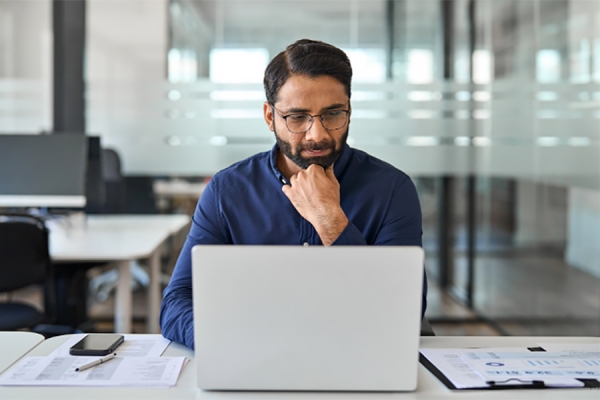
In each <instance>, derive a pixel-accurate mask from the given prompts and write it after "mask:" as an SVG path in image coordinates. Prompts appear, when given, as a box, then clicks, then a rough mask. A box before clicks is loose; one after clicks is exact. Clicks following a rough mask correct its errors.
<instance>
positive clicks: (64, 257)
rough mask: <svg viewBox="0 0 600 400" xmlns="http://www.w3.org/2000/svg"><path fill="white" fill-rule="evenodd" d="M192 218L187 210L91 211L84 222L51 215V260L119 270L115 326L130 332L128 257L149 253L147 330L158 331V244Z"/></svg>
mask: <svg viewBox="0 0 600 400" xmlns="http://www.w3.org/2000/svg"><path fill="white" fill-rule="evenodd" d="M189 222H190V218H189V217H188V216H187V215H90V216H88V217H87V218H86V222H85V225H84V226H69V224H68V223H67V221H63V222H59V221H55V222H52V223H50V224H49V227H50V257H51V258H52V261H55V262H62V263H69V262H103V263H104V262H107V263H108V262H110V263H114V264H115V265H116V267H117V268H118V270H119V280H118V282H117V293H116V301H115V331H116V332H121V333H129V332H131V318H132V310H131V308H132V295H131V270H130V268H129V263H130V261H133V260H138V259H148V260H149V268H150V283H149V287H148V332H149V333H158V332H159V331H160V329H159V325H158V317H159V310H160V301H161V293H160V249H161V246H162V244H163V243H164V242H165V241H166V240H167V239H168V238H169V237H170V236H171V235H175V234H177V233H178V232H180V231H181V230H182V229H183V228H185V227H186V226H187V225H188V224H189Z"/></svg>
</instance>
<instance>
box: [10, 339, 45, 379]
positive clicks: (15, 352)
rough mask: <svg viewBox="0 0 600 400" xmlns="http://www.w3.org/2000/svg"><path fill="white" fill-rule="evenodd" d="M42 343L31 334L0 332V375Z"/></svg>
mask: <svg viewBox="0 0 600 400" xmlns="http://www.w3.org/2000/svg"><path fill="white" fill-rule="evenodd" d="M43 341H44V337H43V336H42V335H40V334H39V333H33V332H0V373H2V372H3V371H4V370H5V369H7V368H8V367H10V366H11V365H12V364H13V363H14V362H15V361H17V360H19V359H20V358H21V357H23V354H25V353H27V352H28V351H29V350H31V349H33V348H34V347H35V346H37V345H38V344H40V343H41V342H43Z"/></svg>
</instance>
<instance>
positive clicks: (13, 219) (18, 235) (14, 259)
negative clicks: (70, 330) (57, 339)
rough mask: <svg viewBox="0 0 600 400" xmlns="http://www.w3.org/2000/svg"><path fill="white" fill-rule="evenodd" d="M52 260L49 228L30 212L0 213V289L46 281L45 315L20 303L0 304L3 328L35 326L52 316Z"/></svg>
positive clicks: (12, 289) (19, 287) (5, 290)
mask: <svg viewBox="0 0 600 400" xmlns="http://www.w3.org/2000/svg"><path fill="white" fill-rule="evenodd" d="M52 275H53V271H52V263H51V261H50V254H49V252H48V230H47V229H46V226H45V225H44V222H43V221H42V220H41V219H40V218H37V217H34V216H31V215H18V214H4V215H0V276H1V277H2V278H1V279H0V292H12V291H14V290H17V289H21V288H24V287H26V286H30V285H33V284H44V285H45V290H44V297H45V304H46V314H44V313H42V312H40V311H39V310H37V309H36V308H35V307H33V306H30V305H28V304H25V303H21V302H5V303H0V331H12V330H17V329H32V328H34V327H35V326H36V325H38V324H41V323H43V322H47V321H48V320H49V319H52V312H53V311H52V307H53V296H51V293H50V292H51V291H52V287H53V286H52V284H50V283H49V282H50V281H51V279H52Z"/></svg>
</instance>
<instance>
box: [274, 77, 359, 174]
mask: <svg viewBox="0 0 600 400" xmlns="http://www.w3.org/2000/svg"><path fill="white" fill-rule="evenodd" d="M275 108H276V110H273V107H271V105H269V104H268V103H265V108H264V111H265V120H266V121H267V124H269V127H270V128H271V130H273V131H274V132H275V138H276V140H277V145H278V146H279V150H280V151H281V152H282V153H283V155H284V156H285V157H286V159H287V162H288V163H290V162H291V163H293V164H295V165H296V166H297V167H300V168H302V169H306V168H308V167H309V166H310V165H311V164H318V165H320V166H322V167H323V168H327V167H329V166H330V165H332V164H333V163H334V162H335V161H336V160H337V159H338V158H339V156H340V153H341V152H342V149H343V147H344V145H345V144H346V139H347V138H348V124H349V122H350V121H349V120H350V118H349V117H348V121H347V123H346V124H345V125H344V126H343V127H342V128H341V129H336V130H331V129H329V130H328V129H325V128H324V127H323V124H322V123H321V120H320V119H319V117H314V118H313V123H312V126H311V127H310V129H309V130H308V131H306V132H304V133H293V132H291V131H290V130H289V129H288V125H287V124H286V121H285V120H284V118H283V117H282V115H283V116H284V117H285V116H287V115H290V114H311V115H316V114H323V113H326V112H328V111H335V110H349V108H350V99H349V98H348V96H347V95H346V91H345V90H344V85H342V84H341V83H340V82H339V81H337V80H336V79H334V78H332V77H329V76H320V77H317V78H310V77H307V76H304V75H294V76H292V77H290V78H289V79H288V80H287V81H286V82H285V84H283V86H282V87H281V89H280V90H279V93H278V100H277V103H275ZM289 118H291V117H289Z"/></svg>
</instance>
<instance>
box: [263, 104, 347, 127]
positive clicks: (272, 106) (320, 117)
mask: <svg viewBox="0 0 600 400" xmlns="http://www.w3.org/2000/svg"><path fill="white" fill-rule="evenodd" d="M269 104H270V105H271V108H273V110H275V111H277V114H278V115H279V116H280V117H281V118H283V120H284V121H285V127H286V128H287V130H288V131H290V132H291V133H294V134H297V135H301V134H303V133H306V132H308V131H310V128H312V127H313V123H314V122H315V117H319V121H321V126H322V127H323V129H325V130H326V131H339V130H340V129H343V128H344V127H345V126H347V125H348V119H349V117H350V112H351V111H352V108H351V107H350V104H349V103H348V109H347V110H327V111H325V112H324V113H322V114H314V115H313V114H309V113H300V112H298V113H289V114H288V115H283V114H282V113H281V111H279V110H278V109H277V108H276V107H275V104H273V103H269ZM332 111H341V112H344V113H346V122H344V125H342V126H340V127H339V128H332V129H329V128H326V127H325V124H323V115H325V114H327V113H328V112H332ZM292 115H308V116H309V117H310V124H309V125H308V128H307V129H306V130H305V131H302V132H294V131H293V130H291V129H290V128H289V126H288V122H287V118H288V117H290V116H292Z"/></svg>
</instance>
